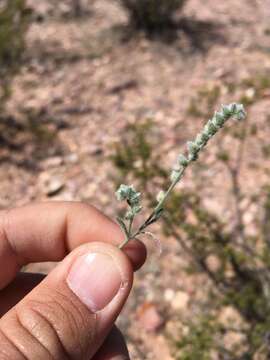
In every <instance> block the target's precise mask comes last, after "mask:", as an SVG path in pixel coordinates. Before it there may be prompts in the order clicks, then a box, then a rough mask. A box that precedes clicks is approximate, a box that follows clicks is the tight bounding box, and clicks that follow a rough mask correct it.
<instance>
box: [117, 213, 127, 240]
mask: <svg viewBox="0 0 270 360" xmlns="http://www.w3.org/2000/svg"><path fill="white" fill-rule="evenodd" d="M116 220H117V222H118V224H119V226H120V227H121V229H122V230H123V231H124V233H125V235H126V237H127V238H128V237H129V234H128V231H127V227H126V224H125V223H124V221H123V219H121V218H120V217H119V216H117V218H116Z"/></svg>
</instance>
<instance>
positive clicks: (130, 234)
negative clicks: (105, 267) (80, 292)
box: [119, 166, 187, 249]
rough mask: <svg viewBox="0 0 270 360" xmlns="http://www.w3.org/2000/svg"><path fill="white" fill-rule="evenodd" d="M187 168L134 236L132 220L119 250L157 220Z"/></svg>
mask: <svg viewBox="0 0 270 360" xmlns="http://www.w3.org/2000/svg"><path fill="white" fill-rule="evenodd" d="M186 167H187V166H186ZM186 167H183V168H182V170H181V172H180V173H179V175H178V176H177V177H176V179H175V180H174V181H172V183H171V185H170V186H169V188H168V189H167V191H166V192H165V194H164V197H163V199H162V200H161V201H160V202H159V203H158V204H157V206H156V207H155V209H154V210H153V212H152V213H151V215H150V216H149V217H148V219H147V220H146V221H145V222H143V223H142V224H141V225H140V226H139V228H138V229H137V230H136V231H135V232H134V233H133V234H132V224H133V219H131V220H130V223H129V228H128V236H126V238H125V240H124V241H123V242H122V243H121V244H120V245H119V249H122V248H123V247H124V246H125V245H126V244H127V243H128V242H129V241H130V240H132V239H135V238H136V236H138V235H140V234H142V233H143V230H144V229H145V228H146V227H147V226H148V224H149V223H150V222H152V221H153V220H155V218H156V216H157V214H158V213H159V212H160V211H161V210H162V208H163V205H164V203H165V201H166V199H167V198H168V196H169V195H170V193H171V192H172V191H173V189H174V188H175V186H176V184H177V183H178V182H179V180H180V179H181V177H182V176H183V175H184V172H185V169H186ZM149 225H150V224H149Z"/></svg>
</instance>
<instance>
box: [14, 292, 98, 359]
mask: <svg viewBox="0 0 270 360" xmlns="http://www.w3.org/2000/svg"><path fill="white" fill-rule="evenodd" d="M19 314H20V315H19V316H20V320H21V322H22V324H24V325H25V326H26V327H27V329H28V331H29V332H30V333H31V334H32V335H33V336H35V337H38V340H39V341H40V342H41V343H42V344H43V346H45V347H46V348H47V349H48V351H49V352H50V353H51V354H52V355H53V357H54V358H55V359H61V360H62V359H66V358H69V359H84V358H85V357H86V356H87V351H88V349H87V347H88V345H89V344H90V343H91V342H92V340H93V336H94V333H93V332H92V331H91V329H93V321H91V322H90V321H89V314H88V316H86V314H83V313H82V310H81V309H80V306H78V305H77V304H75V303H73V301H72V299H71V298H68V297H67V296H65V295H63V294H60V293H56V294H55V293H54V295H51V296H46V298H43V300H42V302H40V301H36V300H35V301H34V300H31V301H28V302H27V303H26V304H25V305H24V308H21V309H20V310H19ZM92 320H93V319H92Z"/></svg>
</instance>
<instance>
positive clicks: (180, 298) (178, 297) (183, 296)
mask: <svg viewBox="0 0 270 360" xmlns="http://www.w3.org/2000/svg"><path fill="white" fill-rule="evenodd" d="M188 303H189V295H188V294H187V293H186V292H184V291H177V292H176V293H175V296H174V298H173V300H172V302H171V305H172V307H173V309H175V310H186V309H187V307H188Z"/></svg>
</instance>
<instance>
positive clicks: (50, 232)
mask: <svg viewBox="0 0 270 360" xmlns="http://www.w3.org/2000/svg"><path fill="white" fill-rule="evenodd" d="M122 241H123V236H122V233H121V230H120V229H119V227H118V226H117V225H116V224H115V223H114V222H112V221H111V220H109V219H108V218H106V217H105V216H104V215H102V214H101V213H100V212H99V211H97V210H96V209H94V208H93V207H90V206H87V205H84V204H81V203H62V202H60V203H57V202H56V203H44V204H36V205H29V206H25V207H22V208H17V209H12V210H9V211H2V212H0V264H1V271H0V316H1V318H0V359H1V360H6V359H9V360H10V359H12V360H17V359H18V360H21V359H31V360H32V359H35V360H36V359H44V360H47V359H57V360H58V359H59V360H62V359H80V360H81V359H82V360H84V359H85V360H90V359H93V360H116V359H117V360H121V359H123V360H124V359H128V358H129V357H128V352H127V349H126V345H125V341H124V339H123V337H122V335H121V333H120V332H119V330H118V329H117V328H116V327H115V325H114V322H115V320H116V318H117V316H118V315H119V313H120V311H121V309H122V307H123V305H124V303H125V301H126V299H127V297H128V295H129V292H130V289H131V286H132V279H133V271H134V270H136V269H138V268H139V267H140V266H141V265H142V264H143V263H144V261H145V257H146V250H145V247H144V245H143V244H142V243H140V242H139V241H137V240H136V241H131V242H130V243H129V244H128V245H127V247H126V248H125V251H124V252H122V251H120V250H119V249H118V248H117V245H118V244H120V243H121V242H122ZM42 261H60V263H59V264H58V265H57V266H56V268H54V269H53V270H52V271H51V272H50V273H49V275H48V276H46V277H45V276H43V275H40V274H29V273H23V272H20V269H21V267H22V266H23V265H26V264H28V263H32V262H42Z"/></svg>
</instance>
